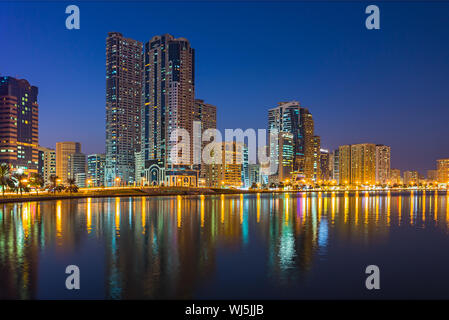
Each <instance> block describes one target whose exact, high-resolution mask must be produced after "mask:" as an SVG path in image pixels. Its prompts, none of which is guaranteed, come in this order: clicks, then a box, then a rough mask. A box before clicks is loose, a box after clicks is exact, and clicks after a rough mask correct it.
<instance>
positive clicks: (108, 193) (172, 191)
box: [0, 187, 449, 203]
mask: <svg viewBox="0 0 449 320" xmlns="http://www.w3.org/2000/svg"><path fill="white" fill-rule="evenodd" d="M357 192H358V193H359V194H360V193H361V194H366V193H368V194H370V193H376V194H388V193H390V194H391V195H402V194H410V193H411V192H416V193H424V192H426V193H431V194H434V193H435V192H437V193H438V195H445V194H449V190H447V191H446V190H441V189H440V190H435V189H430V190H429V189H418V190H410V189H394V190H375V189H372V190H356V189H352V190H237V189H221V188H187V187H165V188H129V189H116V190H111V189H104V190H95V191H81V192H77V193H73V194H67V193H56V194H48V193H45V194H41V195H35V194H26V195H22V196H20V195H17V196H16V195H14V196H11V195H5V196H4V197H3V196H1V195H0V203H14V202H29V201H51V200H72V199H75V200H76V199H85V198H112V197H164V196H201V195H204V196H211V195H237V194H266V193H271V194H278V193H287V194H292V193H296V194H297V193H302V194H307V193H322V194H335V195H341V194H346V193H347V194H348V195H350V196H351V195H355V194H356V193H357Z"/></svg>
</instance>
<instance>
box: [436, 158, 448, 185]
mask: <svg viewBox="0 0 449 320" xmlns="http://www.w3.org/2000/svg"><path fill="white" fill-rule="evenodd" d="M437 171H438V182H440V183H449V159H439V160H437Z"/></svg>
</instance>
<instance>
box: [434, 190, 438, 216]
mask: <svg viewBox="0 0 449 320" xmlns="http://www.w3.org/2000/svg"><path fill="white" fill-rule="evenodd" d="M433 220H435V222H437V221H438V191H435V204H434V208H433Z"/></svg>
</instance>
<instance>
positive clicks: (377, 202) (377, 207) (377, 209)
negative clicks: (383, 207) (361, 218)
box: [376, 195, 379, 224]
mask: <svg viewBox="0 0 449 320" xmlns="http://www.w3.org/2000/svg"><path fill="white" fill-rule="evenodd" d="M378 222H379V195H376V224H377V223H378Z"/></svg>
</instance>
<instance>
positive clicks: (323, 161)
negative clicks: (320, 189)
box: [320, 149, 333, 181]
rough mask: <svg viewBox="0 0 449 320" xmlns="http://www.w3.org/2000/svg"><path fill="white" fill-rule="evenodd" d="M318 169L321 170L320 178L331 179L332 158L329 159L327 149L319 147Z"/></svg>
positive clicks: (329, 155)
mask: <svg viewBox="0 0 449 320" xmlns="http://www.w3.org/2000/svg"><path fill="white" fill-rule="evenodd" d="M320 154H321V155H320V171H321V177H320V179H321V180H324V181H329V180H331V177H332V175H331V164H332V165H333V160H331V154H329V150H327V149H321V150H320Z"/></svg>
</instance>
